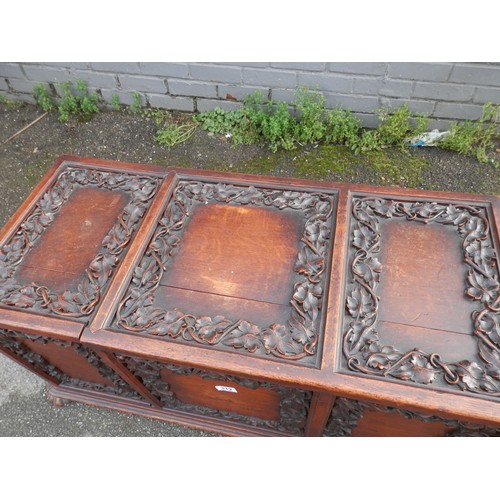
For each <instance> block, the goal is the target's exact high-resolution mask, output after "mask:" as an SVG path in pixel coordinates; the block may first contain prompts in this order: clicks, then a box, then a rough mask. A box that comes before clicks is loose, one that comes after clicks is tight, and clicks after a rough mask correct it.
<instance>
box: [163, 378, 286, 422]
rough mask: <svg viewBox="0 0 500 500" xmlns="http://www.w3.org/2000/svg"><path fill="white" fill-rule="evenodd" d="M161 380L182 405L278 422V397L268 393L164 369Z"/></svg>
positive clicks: (259, 389)
mask: <svg viewBox="0 0 500 500" xmlns="http://www.w3.org/2000/svg"><path fill="white" fill-rule="evenodd" d="M161 378H162V380H164V381H165V382H167V383H168V385H169V386H170V389H171V390H172V391H173V393H174V395H175V397H177V398H178V399H179V400H180V401H182V402H183V403H191V404H195V405H201V406H208V407H210V408H215V409H217V410H222V411H230V412H234V413H239V414H242V415H249V416H254V417H257V418H261V419H264V420H274V421H279V420H280V395H279V394H278V393H276V392H275V391H273V390H271V389H265V388H262V387H257V388H256V389H250V388H248V387H243V386H242V385H240V384H237V383H235V382H232V381H231V382H224V381H218V380H213V379H205V378H202V377H200V376H198V375H178V374H176V373H174V372H172V371H170V370H167V369H164V370H162V371H161ZM228 389H231V391H234V392H230V391H229V390H228Z"/></svg>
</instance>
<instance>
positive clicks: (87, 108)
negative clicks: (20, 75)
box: [33, 80, 99, 122]
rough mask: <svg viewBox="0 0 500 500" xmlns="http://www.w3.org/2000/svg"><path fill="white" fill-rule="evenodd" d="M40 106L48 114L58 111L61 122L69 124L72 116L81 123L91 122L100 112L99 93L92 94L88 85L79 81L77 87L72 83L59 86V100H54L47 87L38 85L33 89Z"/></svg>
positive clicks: (63, 83)
mask: <svg viewBox="0 0 500 500" xmlns="http://www.w3.org/2000/svg"><path fill="white" fill-rule="evenodd" d="M33 91H34V94H35V99H36V101H37V103H38V105H39V106H40V107H41V108H42V109H43V110H44V111H47V112H51V111H54V110H56V109H57V112H58V114H59V120H60V121H61V122H67V121H68V120H69V119H70V118H71V117H72V116H74V117H76V118H77V119H79V120H81V121H87V120H89V119H90V118H91V117H92V115H94V114H95V113H98V112H99V97H98V95H97V93H95V92H93V93H90V92H89V91H88V88H87V84H86V83H85V82H84V81H83V80H78V81H77V82H76V83H75V85H73V84H72V83H71V82H62V83H60V84H59V94H60V97H59V99H56V98H54V99H53V98H52V97H51V95H50V93H49V91H48V89H47V87H46V86H45V85H43V84H38V85H35V86H34V87H33Z"/></svg>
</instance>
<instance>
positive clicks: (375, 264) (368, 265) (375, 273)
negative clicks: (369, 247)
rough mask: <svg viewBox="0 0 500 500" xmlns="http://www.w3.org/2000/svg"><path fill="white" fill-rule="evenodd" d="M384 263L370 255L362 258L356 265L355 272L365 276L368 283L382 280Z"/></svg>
mask: <svg viewBox="0 0 500 500" xmlns="http://www.w3.org/2000/svg"><path fill="white" fill-rule="evenodd" d="M381 271H382V264H380V262H379V261H378V259H376V258H375V257H370V258H368V259H365V260H360V261H358V262H357V263H356V265H355V266H354V272H355V273H356V274H357V275H358V276H360V277H362V278H363V280H364V281H366V282H367V283H369V282H371V281H377V282H378V281H379V280H380V272H381Z"/></svg>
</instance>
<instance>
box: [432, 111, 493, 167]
mask: <svg viewBox="0 0 500 500" xmlns="http://www.w3.org/2000/svg"><path fill="white" fill-rule="evenodd" d="M499 121H500V104H493V103H491V102H489V103H486V104H485V105H484V107H483V114H482V116H481V118H480V119H479V120H478V121H471V120H466V121H464V122H460V123H453V124H452V125H451V127H450V133H449V134H448V135H447V136H445V137H444V138H443V139H442V140H441V141H440V142H439V146H440V147H441V148H443V149H447V150H449V151H454V152H456V153H459V154H463V155H467V156H474V157H476V159H477V160H478V161H479V162H481V163H488V162H489V161H490V159H489V157H488V150H489V149H490V148H492V147H493V139H494V138H495V136H496V135H497V134H498V131H497V127H498V123H499Z"/></svg>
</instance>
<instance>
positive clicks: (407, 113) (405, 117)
mask: <svg viewBox="0 0 500 500" xmlns="http://www.w3.org/2000/svg"><path fill="white" fill-rule="evenodd" d="M378 116H379V126H378V127H377V131H376V136H377V139H378V142H379V144H380V145H384V146H396V145H400V146H402V147H404V145H405V142H406V140H407V139H410V138H411V137H414V136H416V135H420V134H422V133H423V132H425V131H426V130H427V125H428V121H427V119H426V118H425V117H423V116H417V117H416V118H415V121H416V126H413V125H412V120H413V115H412V112H411V110H410V108H409V107H408V105H407V104H404V105H403V106H401V107H400V108H398V109H396V110H389V109H380V110H379V112H378Z"/></svg>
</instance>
